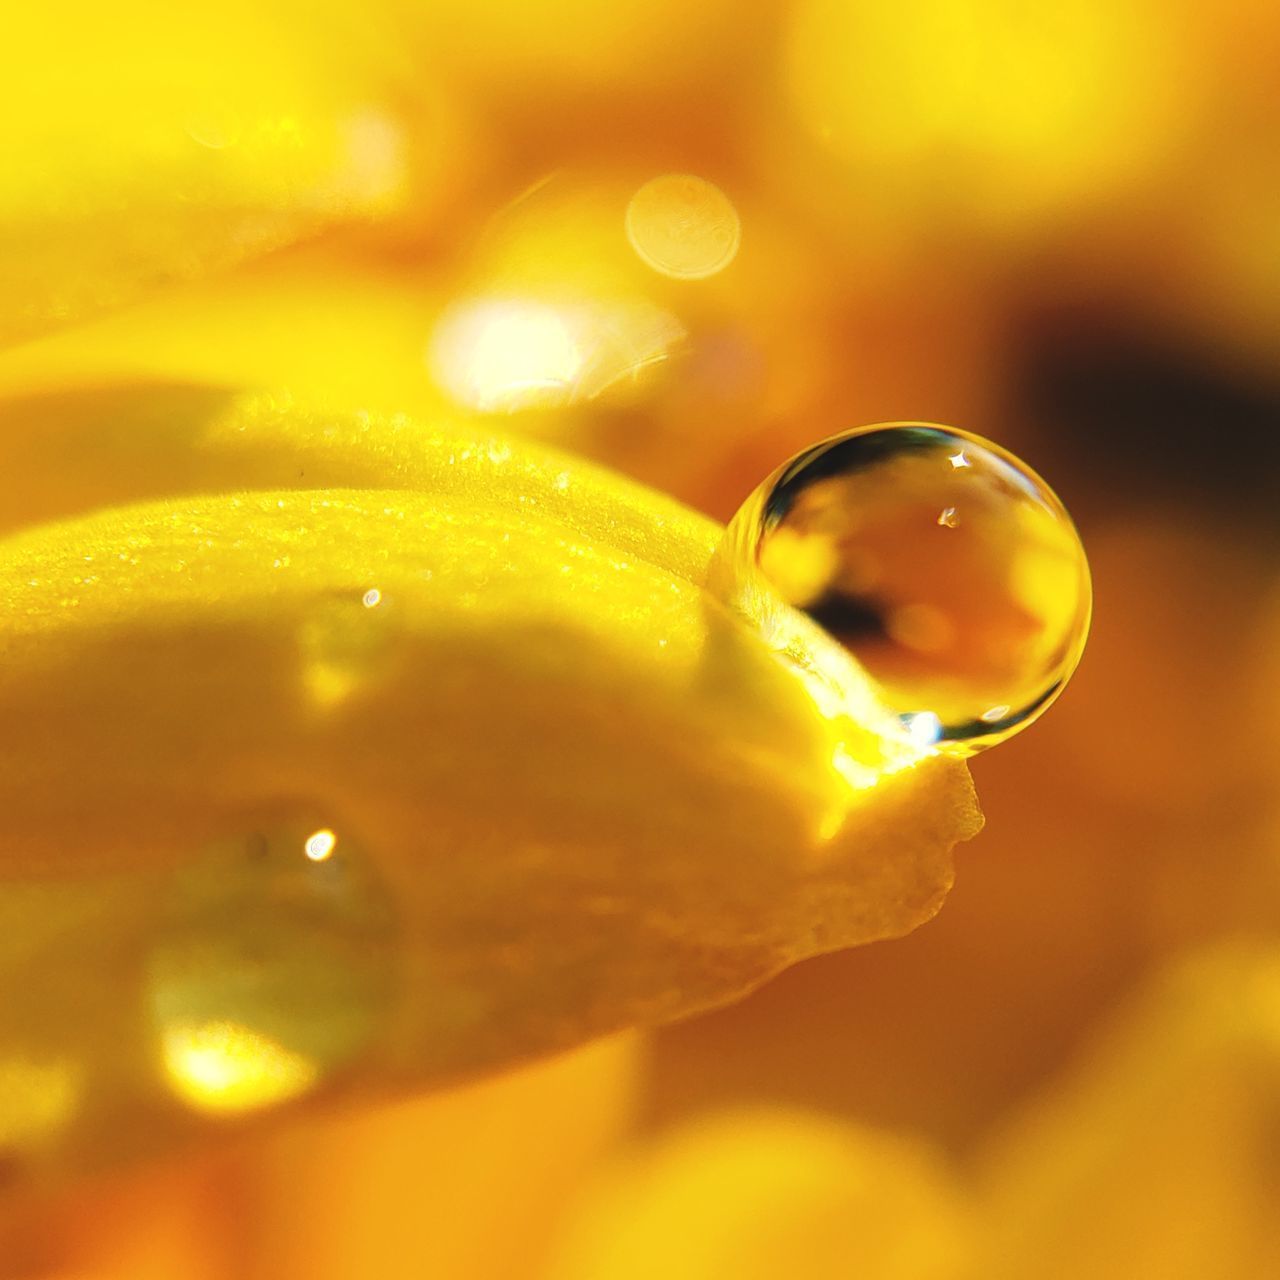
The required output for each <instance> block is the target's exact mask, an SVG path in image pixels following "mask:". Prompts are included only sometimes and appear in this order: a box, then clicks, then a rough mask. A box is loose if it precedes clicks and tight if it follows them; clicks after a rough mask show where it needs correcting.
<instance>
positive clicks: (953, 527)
mask: <svg viewBox="0 0 1280 1280" xmlns="http://www.w3.org/2000/svg"><path fill="white" fill-rule="evenodd" d="M720 562H721V564H724V563H728V564H730V565H731V566H733V570H732V578H733V580H732V581H731V583H730V587H729V589H730V591H731V592H732V593H733V594H734V596H735V600H734V602H735V603H736V604H739V605H740V604H741V602H742V601H743V600H745V599H752V600H754V601H756V604H755V606H754V607H753V608H751V609H747V610H746V612H748V613H749V614H751V615H753V616H757V617H758V616H759V615H760V614H761V608H760V606H759V603H758V602H759V599H760V597H761V596H762V595H763V596H764V597H766V598H768V599H772V600H774V601H781V602H782V603H784V604H786V605H790V606H792V607H793V608H795V609H797V610H799V611H801V612H802V613H803V614H805V615H806V616H807V617H808V618H809V619H811V620H812V621H814V622H816V623H818V624H819V625H820V626H821V627H822V628H823V629H824V630H825V631H826V632H827V633H828V634H829V635H830V636H832V637H834V638H835V639H836V640H837V641H839V643H840V644H841V645H842V646H843V647H844V648H845V650H847V652H848V653H850V654H851V655H852V656H853V657H854V659H856V661H857V663H858V664H859V665H860V666H861V667H862V669H863V670H864V671H865V672H866V673H867V675H869V676H870V678H871V680H872V682H873V684H874V685H875V687H876V689H877V691H878V693H879V696H880V699H881V701H882V702H883V703H884V704H885V706H886V707H888V708H889V709H890V710H891V711H893V712H894V713H895V714H896V715H897V716H898V717H899V719H900V720H901V721H902V723H903V725H904V726H905V727H906V729H907V731H908V734H909V735H910V736H911V737H912V738H913V740H916V741H918V742H921V743H922V744H923V743H924V742H925V741H926V740H928V741H929V742H933V741H936V743H937V746H938V747H939V749H943V750H950V751H953V752H955V753H957V754H966V755H967V754H971V753H972V752H975V751H979V750H981V749H983V748H984V747H989V746H992V745H994V744H995V743H997V742H1002V741H1004V739H1006V738H1008V737H1010V736H1011V735H1012V734H1014V733H1016V732H1017V731H1018V730H1020V729H1022V728H1024V727H1025V726H1026V725H1028V724H1030V723H1031V721H1032V720H1034V719H1035V718H1036V717H1037V716H1038V715H1039V714H1040V713H1041V712H1042V711H1043V710H1044V709H1045V708H1046V707H1047V706H1048V705H1049V703H1050V702H1052V701H1053V699H1054V698H1055V697H1056V696H1057V695H1058V693H1059V692H1060V691H1061V690H1062V687H1063V686H1064V685H1065V683H1066V681H1067V679H1068V678H1069V677H1070V675H1071V673H1072V672H1073V671H1074V669H1075V667H1076V664H1077V663H1078V662H1079V660H1080V655H1081V652H1082V651H1083V648H1084V642H1085V637H1086V634H1087V632H1088V626H1089V616H1090V609H1091V589H1090V582H1089V569H1088V563H1087V561H1086V559H1085V554H1084V549H1083V547H1082V546H1081V544H1080V539H1079V536H1078V535H1077V533H1076V530H1075V527H1074V525H1073V524H1072V522H1071V518H1070V517H1069V516H1068V515H1067V512H1066V510H1065V508H1064V507H1063V505H1062V503H1061V502H1060V501H1059V500H1058V498H1057V496H1056V495H1055V494H1054V493H1053V491H1052V490H1051V489H1050V488H1049V486H1048V485H1047V484H1045V482H1044V481H1043V480H1042V479H1040V477H1039V476H1037V475H1036V474H1035V473H1034V472H1033V471H1031V470H1030V468H1028V467H1027V466H1025V465H1024V464H1023V463H1022V462H1020V461H1019V460H1018V459H1017V458H1015V457H1013V456H1012V455H1011V454H1009V453H1007V452H1006V451H1005V450H1003V449H1001V448H999V447H998V446H997V445H994V444H992V443H990V442H989V441H986V440H983V439H981V438H980V437H978V436H973V435H970V434H968V433H967V432H962V431H958V430H955V429H953V428H949V427H939V426H933V425H929V424H923V423H895V424H884V425H879V426H872V427H863V428H859V429H857V430H854V431H849V432H846V433H844V434H842V435H838V436H834V437H832V438H831V439H829V440H826V441H824V442H823V443H821V444H819V445H816V446H814V447H813V448H811V449H807V450H806V451H805V452H803V453H801V454H799V455H797V456H796V457H795V458H793V459H792V460H791V461H790V462H788V463H787V464H786V465H785V466H782V467H780V468H779V469H778V470H777V471H775V472H774V473H773V474H772V475H771V476H769V477H768V479H766V480H765V481H764V483H763V484H761V485H760V486H759V487H758V488H757V489H756V490H755V492H754V493H752V494H751V496H750V497H749V498H748V499H747V501H746V502H745V503H744V504H743V506H742V507H741V508H740V509H739V511H738V513H737V515H736V516H735V517H734V518H733V520H732V522H731V523H730V526H729V530H728V533H727V534H726V538H725V547H724V549H723V550H722V553H721V556H720ZM719 585H720V588H721V589H722V590H723V575H721V581H720V584H719ZM748 585H749V589H748Z"/></svg>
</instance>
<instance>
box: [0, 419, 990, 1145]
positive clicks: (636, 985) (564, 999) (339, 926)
mask: <svg viewBox="0 0 1280 1280" xmlns="http://www.w3.org/2000/svg"><path fill="white" fill-rule="evenodd" d="M56 439H57V436H56V433H55V434H54V435H52V436H51V437H50V438H49V441H46V444H47V445H48V447H49V448H50V449H61V448H62V447H63V445H65V442H63V445H56V444H54V443H52V442H53V441H56ZM183 445H184V438H183V437H181V436H180V435H177V436H175V437H174V441H173V447H172V450H171V452H170V453H169V454H168V455H166V453H165V451H164V449H163V448H159V449H157V450H155V451H154V452H147V453H146V455H145V456H146V457H147V458H148V459H151V460H153V461H154V463H155V466H154V469H152V470H148V469H147V468H146V467H140V468H139V469H138V470H136V471H134V472H131V470H130V468H128V467H122V466H120V465H118V461H119V459H118V456H117V457H115V459H114V460H113V461H112V463H111V464H110V465H107V464H106V463H105V461H104V457H105V454H104V453H103V452H102V451H103V450H108V451H109V448H110V444H109V442H108V443H106V444H104V443H103V441H102V440H101V439H99V440H98V441H97V444H96V446H95V447H97V448H98V449H99V453H98V461H99V464H100V465H101V467H102V474H101V476H99V477H98V478H97V480H95V481H94V483H95V484H97V489H96V490H95V491H94V492H93V493H92V494H91V495H90V494H89V493H87V492H83V493H81V495H80V500H79V502H80V505H83V506H90V507H91V506H94V505H97V504H108V503H115V502H118V501H120V500H122V499H123V498H125V497H127V496H130V495H129V494H128V493H127V492H125V491H126V490H129V489H130V488H133V489H134V490H135V491H138V490H141V491H145V492H149V493H155V492H157V491H163V490H165V489H166V487H167V489H168V491H170V492H171V493H172V492H173V491H177V490H184V489H185V490H190V489H193V488H201V487H205V486H209V487H213V488H216V489H220V490H227V492H220V493H217V494H215V495H214V496H192V497H184V498H174V497H170V498H168V499H167V500H165V501H152V502H149V503H143V504H141V505H135V506H125V507H119V506H114V505H112V506H110V507H109V508H108V509H106V510H102V511H99V512H97V513H94V514H89V515H86V516H81V517H78V518H74V519H68V520H65V521H61V522H53V523H47V524H41V525H37V526H35V527H33V528H31V529H29V530H27V531H25V532H21V533H18V534H15V535H14V536H11V537H10V538H8V539H7V540H5V541H4V542H3V543H0V613H2V615H3V618H4V622H3V625H2V627H0V655H2V658H3V664H2V667H0V708H2V710H0V715H3V719H4V723H6V724H8V725H11V726H15V727H20V729H19V730H18V731H15V732H12V733H11V734H10V735H8V736H7V737H6V739H5V742H4V746H3V748H2V750H3V754H4V767H3V769H0V777H2V779H3V780H2V781H0V812H3V814H4V819H3V839H2V841H0V876H2V877H3V885H2V888H0V923H2V924H3V929H2V930H0V932H2V933H3V936H4V938H5V944H4V948H3V959H2V961H0V963H3V966H4V968H5V970H6V971H7V972H8V974H9V975H10V977H9V979H8V983H9V985H10V986H16V985H19V984H18V983H17V975H18V974H23V975H30V980H27V981H26V986H25V989H24V990H23V992H22V995H21V998H16V999H15V1000H13V1001H11V1002H10V1003H9V1005H8V1006H7V1007H6V1010H5V1013H4V1020H3V1033H2V1034H3V1044H4V1045H5V1046H6V1054H7V1058H8V1059H9V1060H11V1061H13V1062H20V1063H21V1064H24V1065H23V1070H24V1071H25V1072H26V1074H25V1075H21V1077H20V1078H21V1081H22V1082H24V1087H25V1088H26V1090H27V1093H28V1094H30V1095H31V1099H32V1100H33V1101H34V1100H43V1103H42V1106H43V1110H42V1109H41V1107H39V1106H34V1105H33V1106H29V1107H27V1108H26V1112H27V1114H29V1115H36V1116H37V1117H40V1123H38V1124H34V1125H33V1124H30V1123H28V1124H27V1125H26V1127H25V1129H24V1128H23V1127H22V1126H21V1125H19V1126H18V1128H17V1130H16V1131H15V1134H14V1135H13V1137H12V1139H11V1145H12V1146H13V1147H14V1148H16V1151H17V1154H18V1155H19V1156H20V1157H21V1159H20V1161H19V1163H20V1164H21V1163H22V1162H23V1161H27V1160H30V1161H34V1162H35V1163H36V1164H41V1163H43V1162H44V1161H46V1160H53V1161H54V1162H55V1163H57V1162H59V1161H62V1160H67V1161H70V1162H72V1163H79V1162H81V1161H82V1160H83V1161H88V1162H89V1163H93V1162H94V1161H95V1159H96V1158H97V1156H98V1155H99V1154H100V1153H101V1152H105V1151H107V1150H110V1151H111V1152H112V1153H113V1158H118V1157H119V1156H120V1155H121V1154H128V1152H129V1150H130V1149H132V1148H135V1147H136V1149H138V1150H148V1149H152V1148H154V1147H156V1146H159V1145H163V1144H164V1143H165V1142H166V1141H168V1140H169V1139H170V1138H171V1137H172V1136H173V1135H175V1134H177V1133H180V1132H182V1131H184V1130H187V1129H190V1128H192V1127H195V1126H199V1125H204V1124H209V1123H221V1122H224V1121H225V1120H226V1119H227V1118H228V1117H241V1116H244V1115H249V1114H261V1113H262V1112H264V1111H268V1110H272V1109H274V1108H276V1107H278V1106H280V1105H282V1104H284V1103H287V1102H292V1101H295V1100H298V1101H300V1100H303V1099H307V1098H312V1097H317V1098H323V1097H336V1096H339V1095H342V1094H350V1093H353V1092H363V1093H373V1094H380V1095H381V1094H386V1093H389V1092H396V1091H399V1090H406V1089H413V1088H419V1087H422V1086H423V1085H429V1084H432V1083H436V1082H441V1081H444V1080H448V1079H452V1078H455V1077H458V1076H462V1075H465V1074H468V1073H471V1072H475V1071H478V1070H483V1069H489V1068H493V1067H496V1066H499V1065H502V1064H505V1063H509V1062H512V1061H516V1060H519V1059H521V1058H524V1057H527V1056H529V1055H532V1054H536V1053H539V1052H545V1051H547V1050H550V1049H553V1048H558V1047H562V1046H567V1045H570V1044H573V1043H576V1042H579V1041H581V1040H583V1039H585V1038H588V1037H590V1036H593V1035H596V1034H599V1033H602V1032H605V1031H608V1030H612V1029H614V1028H618V1027H622V1026H628V1025H636V1024H642V1025H643V1024H651V1023H654V1022H657V1021H660V1020H664V1019H669V1018H672V1017H677V1016H680V1015H683V1014H686V1013H689V1012H692V1011H694V1010H696V1009H699V1008H702V1007H706V1006H708V1005H712V1004H715V1003H719V1002H723V1001H725V1000H728V999H731V998H733V997H735V996H737V995H739V994H741V993H742V992H744V991H745V990H747V989H749V988H750V987H752V986H754V985H756V984H758V983H759V982H761V981H763V980H764V979H765V978H767V977H768V976H770V975H771V974H772V973H774V972H776V971H777V970H778V969H779V968H781V967H783V966H785V965H786V964H789V963H791V962H793V961H794V960H797V959H799V958H801V957H803V956H806V955H811V954H813V953H815V952H818V951H823V950H828V949H831V948H835V947H842V946H848V945H852V944H856V943H861V942H867V941H871V940H873V939H876V938H882V937H888V936H893V935H897V934H901V933H904V932H906V931H907V930H909V929H911V928H913V927H914V926H915V925H917V924H919V923H920V922H921V921H923V920H924V919H927V918H928V917H929V916H930V915H931V914H932V913H933V912H934V911H936V910H937V908H938V906H939V905H940V903H941V901H942V898H943V897H944V895H945V893H946V890H947V888H948V887H949V885H950V881H951V874H952V872H951V857H950V850H951V847H952V845H953V844H954V843H955V841H957V840H959V839H963V838H965V837H966V836H968V835H970V834H972V832H973V831H974V830H975V829H976V826H977V824H978V821H979V819H978V816H977V812H976V808H975V805H974V800H973V795H972V789H971V784H970V781H969V778H968V774H967V772H966V770H965V769H964V768H963V767H962V766H960V765H958V764H955V763H952V762H947V761H943V760H941V759H938V758H935V757H932V756H924V757H916V756H913V755H911V753H910V752H909V751H907V750H906V749H905V748H904V746H903V744H902V743H901V742H900V741H897V740H894V739H889V738H886V737H884V736H883V735H882V733H881V731H880V727H879V726H878V725H877V724H875V723H868V722H863V723H858V722H855V721H854V720H853V719H851V718H850V717H849V716H848V715H840V716H833V715H832V714H831V713H830V709H829V708H828V709H826V710H824V709H823V708H822V707H821V706H820V705H819V703H818V702H817V701H815V696H814V693H813V691H812V689H811V688H810V685H809V684H808V683H806V681H805V680H803V679H802V678H800V677H799V676H798V675H797V674H796V672H795V670H794V669H793V668H791V667H788V666H785V665H783V664H782V663H781V662H779V661H778V660H777V658H776V657H775V655H774V654H773V653H772V652H771V651H770V650H769V649H768V647H767V646H766V645H765V644H764V643H763V641H762V640H761V638H760V637H759V636H758V635H756V634H755V633H754V632H752V631H751V630H750V629H748V628H747V627H745V626H744V625H743V624H742V623H741V622H740V621H739V620H738V619H736V618H735V617H733V616H731V615H730V614H729V613H728V612H727V611H725V610H724V609H723V608H722V607H721V606H720V604H719V602H718V601H717V600H715V599H714V598H713V597H712V596H710V595H709V594H708V593H707V592H706V591H705V590H704V589H703V588H702V586H701V585H700V580H701V578H702V576H703V573H704V571H705V567H706V564H707V561H708V559H709V557H710V555H711V553H712V550H713V549H714V546H715V543H716V540H717V536H718V527H717V526H715V525H714V524H711V523H709V522H707V521H705V520H703V519H701V518H699V517H696V516H694V515H692V514H690V513H688V512H686V511H684V510H683V509H681V508H680V507H678V506H677V505H676V504H674V503H671V502H670V501H669V500H666V499H663V498H661V497H659V496H658V495H655V494H650V493H648V492H647V491H645V490H642V489H639V488H637V487H636V486H634V485H631V484H629V483H627V482H625V481H622V480H620V479H617V478H615V477H611V476H609V475H607V474H606V473H603V472H600V471H598V470H595V469H592V468H588V467H585V466H581V465H580V464H577V463H574V462H572V461H570V460H569V459H567V458H564V457H561V456H559V455H555V454H552V453H550V452H543V451H533V450H530V449H528V448H527V447H526V446H525V445H523V444H517V443H515V442H506V441H501V440H498V439H497V438H495V439H491V440H476V439H474V438H471V439H466V438H463V437H460V436H454V435H449V434H448V433H446V432H432V431H429V430H426V429H422V428H418V429H416V430H415V429H414V428H413V427H412V425H411V424H408V423H399V424H385V423H384V424H377V423H373V422H368V421H364V422H362V421H358V420H347V421H344V422H341V423H334V422H330V423H328V424H327V425H326V424H325V423H323V422H318V421H316V420H315V419H312V418H309V417H305V416H298V417H294V416H292V415H290V414H289V413H287V412H286V413H279V412H277V413H271V414H265V415H263V416H260V417H258V418H255V417H253V416H252V415H248V416H242V417H241V418H239V419H235V418H232V419H224V420H221V422H220V425H218V424H215V426H214V428H211V429H209V430H206V431H204V432H202V433H197V434H196V435H195V436H193V437H191V438H189V439H187V440H186V442H185V448H184V447H183ZM123 447H131V446H123ZM189 451H191V452H194V455H195V456H194V459H193V457H192V456H191V452H189ZM202 451H203V452H202ZM72 452H74V451H73V450H68V451H67V453H64V454H63V456H69V454H70V453H72ZM180 461H182V462H183V465H185V468H186V469H185V470H184V469H183V465H179V462H180ZM206 461H207V462H208V465H207V466H206V465H205V463H206ZM286 469H287V474H288V475H289V476H290V477H292V478H293V479H294V482H295V483H307V484H311V483H319V484H321V485H325V484H332V483H335V482H336V481H337V480H338V479H339V478H340V477H342V478H346V479H348V480H349V481H350V480H355V481H357V482H360V483H364V484H368V483H369V482H370V481H375V480H376V481H378V482H380V483H381V484H383V485H386V484H400V485H403V486H406V487H402V488H386V487H382V488H377V489H373V488H359V489H337V488H318V489H317V488H306V489H262V488H260V487H259V486H260V485H263V484H271V483H281V482H283V480H284V478H285V476H284V474H282V472H284V471H286ZM92 470H93V468H92V467H90V468H88V469H87V474H88V473H92ZM299 471H301V472H304V473H306V474H305V475H303V476H299V475H298V474H297V473H298V472H299ZM317 472H318V474H317ZM30 474H33V475H34V474H35V472H34V471H32V472H31V473H30ZM52 474H53V473H52V471H51V472H50V477H52ZM107 477H111V479H109V480H108V479H107ZM86 483H87V481H86ZM408 486H412V487H408ZM38 489H39V484H38V483H35V482H33V485H32V490H33V492H35V491H37V490H38ZM49 492H50V493H53V492H55V490H54V488H53V487H52V485H51V486H50V489H49ZM67 492H68V493H73V492H75V490H74V487H73V486H71V485H69V486H68V490H67ZM32 514H34V513H32ZM41 514H46V515H47V514H51V512H49V511H47V510H46V511H44V512H42V513H41ZM15 1078H18V1077H15ZM126 1117H127V1118H130V1119H131V1120H132V1121H133V1123H131V1124H130V1126H129V1128H128V1133H127V1134H125V1135H122V1134H121V1132H120V1123H121V1120H122V1118H126Z"/></svg>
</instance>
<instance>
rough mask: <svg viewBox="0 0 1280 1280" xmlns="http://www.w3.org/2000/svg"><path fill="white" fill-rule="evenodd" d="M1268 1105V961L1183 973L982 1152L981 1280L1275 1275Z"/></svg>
mask: <svg viewBox="0 0 1280 1280" xmlns="http://www.w3.org/2000/svg"><path fill="white" fill-rule="evenodd" d="M1278 1106H1280V951H1278V950H1277V949H1276V947H1275V946H1274V945H1273V944H1271V943H1266V944H1262V943H1259V944H1250V943H1247V942H1239V943H1235V944H1224V945H1222V946H1220V947H1219V948H1218V949H1216V950H1213V951H1207V952H1205V953H1203V954H1201V955H1198V956H1196V957H1194V958H1192V959H1189V960H1186V961H1184V962H1182V963H1181V964H1180V965H1178V966H1176V967H1175V968H1173V969H1172V970H1171V971H1170V972H1168V973H1167V974H1166V975H1164V977H1163V978H1162V979H1160V980H1159V981H1157V982H1155V983H1153V984H1152V985H1151V987H1150V988H1149V990H1148V991H1147V992H1146V993H1145V994H1144V995H1143V996H1142V997H1141V998H1140V999H1139V1000H1138V1001H1136V1002H1135V1003H1133V1004H1132V1005H1131V1006H1130V1007H1129V1008H1128V1009H1127V1010H1125V1011H1123V1012H1122V1014H1121V1015H1120V1017H1119V1018H1118V1019H1117V1021H1116V1022H1115V1024H1114V1025H1113V1026H1112V1027H1111V1028H1110V1029H1109V1031H1108V1032H1107V1033H1106V1034H1105V1035H1104V1036H1103V1037H1102V1038H1101V1039H1100V1040H1099V1041H1098V1043H1096V1044H1095V1045H1094V1046H1093V1047H1092V1048H1091V1050H1090V1051H1089V1052H1088V1054H1087V1056H1086V1057H1085V1059H1084V1060H1083V1061H1082V1062H1081V1063H1080V1064H1079V1066H1078V1067H1076V1068H1075V1069H1074V1070H1073V1071H1072V1072H1071V1073H1069V1074H1068V1075H1067V1076H1066V1077H1065V1078H1063V1079H1062V1080H1060V1081H1059V1083H1058V1085H1057V1086H1056V1087H1055V1088H1053V1089H1050V1090H1049V1091H1048V1092H1047V1093H1046V1094H1045V1095H1044V1096H1043V1097H1041V1098H1039V1099H1037V1101H1036V1102H1035V1103H1034V1104H1033V1105H1032V1106H1031V1107H1029V1108H1028V1109H1027V1110H1026V1112H1025V1113H1024V1114H1023V1115H1022V1116H1021V1117H1020V1118H1019V1119H1018V1120H1017V1121H1016V1122H1015V1123H1014V1124H1012V1125H1011V1126H1010V1128H1009V1130H1008V1131H1007V1132H1006V1133H1004V1134H1002V1135H1001V1136H1000V1138H999V1140H998V1141H997V1142H996V1143H995V1144H994V1145H993V1148H992V1150H991V1152H990V1153H989V1155H988V1159H987V1169H986V1183H987V1187H988V1196H989V1201H988V1214H987V1227H988V1230H989V1232H990V1235H989V1239H988V1243H987V1247H986V1252H985V1254H984V1258H983V1266H982V1267H981V1269H980V1274H982V1275H984V1276H991V1277H1005V1276H1007V1277H1010V1280H1012V1278H1013V1277H1025V1276H1027V1275H1035V1276H1036V1277H1037V1280H1059V1278H1060V1277H1061V1278H1062V1280H1066V1278H1067V1277H1078V1276H1082V1275H1088V1276H1096V1277H1098V1278H1099V1280H1110V1278H1111V1277H1115V1278H1116V1280H1120V1278H1121V1277H1133V1276H1159V1277H1160V1280H1202V1278H1203V1277H1205V1276H1222V1277H1231V1278H1232V1280H1236V1278H1238V1280H1250V1278H1251V1277H1255V1276H1266V1275H1275V1274H1276V1272H1277V1270H1278V1269H1280V1219H1277V1217H1276V1213H1275V1207H1276V1199H1275V1192H1276V1165H1275V1146H1274V1143H1275V1122H1276V1116H1277V1114H1278V1111H1277V1108H1278Z"/></svg>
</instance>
